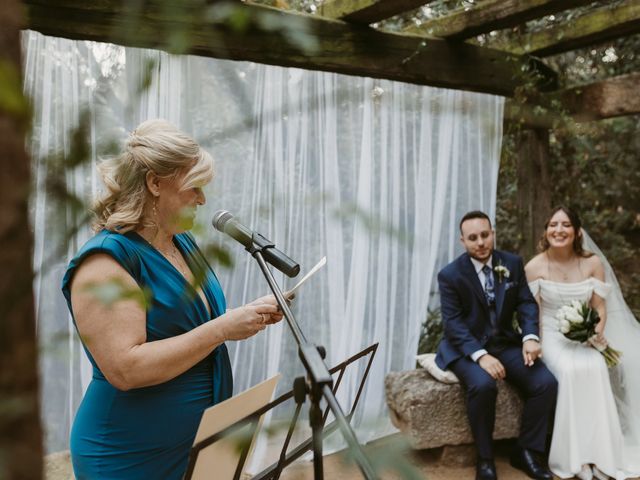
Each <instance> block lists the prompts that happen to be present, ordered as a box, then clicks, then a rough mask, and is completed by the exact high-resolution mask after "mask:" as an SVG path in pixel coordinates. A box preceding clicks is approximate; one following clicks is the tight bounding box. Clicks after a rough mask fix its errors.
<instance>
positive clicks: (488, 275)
mask: <svg viewBox="0 0 640 480" xmlns="http://www.w3.org/2000/svg"><path fill="white" fill-rule="evenodd" d="M482 273H484V296H485V297H487V303H488V304H489V307H494V306H495V304H496V292H495V291H494V290H493V272H492V271H491V267H490V266H489V265H485V266H484V267H482Z"/></svg>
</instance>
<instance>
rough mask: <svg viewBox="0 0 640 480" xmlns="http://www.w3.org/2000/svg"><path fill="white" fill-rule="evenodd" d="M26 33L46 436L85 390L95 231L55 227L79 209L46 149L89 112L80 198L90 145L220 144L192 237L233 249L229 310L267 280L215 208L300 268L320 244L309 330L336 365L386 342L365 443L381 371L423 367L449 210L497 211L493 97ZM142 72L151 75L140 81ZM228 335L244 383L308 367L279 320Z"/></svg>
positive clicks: (92, 182)
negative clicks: (152, 136) (65, 197)
mask: <svg viewBox="0 0 640 480" xmlns="http://www.w3.org/2000/svg"><path fill="white" fill-rule="evenodd" d="M23 42H24V48H25V57H26V63H25V89H26V92H27V94H28V95H29V96H30V97H31V98H32V100H33V103H34V109H35V113H36V117H35V122H34V126H33V132H32V138H31V141H30V148H31V152H32V154H33V157H34V165H35V167H34V177H35V181H34V183H35V185H34V187H35V188H34V194H33V198H32V203H31V205H32V218H33V223H34V232H35V237H36V248H35V252H34V264H35V267H36V269H37V270H38V271H39V272H40V274H39V275H38V277H37V279H36V281H35V290H36V294H37V311H38V332H39V335H40V338H41V343H42V345H43V348H44V350H43V351H44V353H45V354H44V355H43V357H42V360H41V365H42V377H43V395H42V398H43V415H44V418H45V423H46V425H47V431H48V437H47V449H48V450H49V451H55V450H61V449H66V448H68V446H67V437H68V433H69V427H70V424H71V422H72V419H73V413H74V411H75V408H76V407H77V405H78V402H79V400H80V397H81V387H82V384H81V380H80V377H81V375H80V369H81V367H80V357H81V355H80V348H79V343H78V340H77V338H76V336H75V335H74V332H73V326H72V324H71V322H70V319H69V315H68V314H67V312H66V305H65V303H64V299H63V297H62V295H61V293H60V291H59V286H60V280H61V276H62V273H63V271H64V269H65V266H66V263H67V261H68V259H69V258H70V255H71V254H72V253H73V252H74V251H75V250H76V249H77V248H78V247H79V245H81V244H82V243H83V242H84V241H85V240H86V239H87V238H88V237H89V236H90V232H89V230H88V227H86V226H84V227H83V228H81V229H80V231H79V232H78V233H77V234H73V235H72V240H71V241H70V242H66V241H65V238H66V235H68V234H70V233H73V232H70V229H71V228H72V227H71V226H72V224H73V221H74V220H77V219H78V218H79V215H80V213H79V212H77V211H73V210H71V209H69V208H66V209H65V208H63V207H57V208H56V204H55V203H54V201H53V199H52V197H51V193H50V191H49V190H46V189H45V188H44V187H45V183H46V182H47V178H48V169H49V168H51V167H50V166H49V163H48V162H46V161H45V159H46V157H47V156H48V155H51V154H53V153H55V152H59V151H66V152H68V151H69V148H70V145H71V141H72V139H71V138H70V136H69V135H70V129H72V128H74V127H75V126H77V125H78V123H79V122H80V116H81V112H83V111H87V112H88V116H87V117H85V118H86V119H85V120H83V121H85V122H88V124H87V125H86V126H87V128H88V130H89V133H90V135H91V152H90V157H91V161H90V162H88V163H86V164H82V165H79V166H76V167H74V168H73V169H67V170H66V171H65V172H64V176H63V178H64V180H65V181H66V184H67V185H68V186H69V187H70V188H71V189H72V190H73V191H74V192H76V193H77V194H79V195H80V196H82V197H83V198H88V197H89V196H90V195H92V194H93V193H94V192H95V191H96V189H98V188H99V187H100V182H99V180H98V179H97V177H96V170H95V164H96V162H97V160H98V158H99V157H100V156H101V155H102V154H104V153H105V152H108V151H109V148H110V146H112V144H113V142H114V141H122V140H123V139H124V136H125V135H126V134H127V132H128V131H130V130H132V129H133V128H134V127H135V126H136V125H137V124H138V123H139V122H141V121H143V120H145V119H148V118H154V117H162V118H166V119H168V120H169V121H171V122H173V123H174V124H176V125H177V126H178V127H180V128H181V129H183V130H185V131H186V132H187V133H189V134H191V135H192V136H193V137H194V138H196V139H197V140H198V141H199V142H200V143H201V144H202V145H203V146H204V147H205V148H206V149H208V150H209V151H210V152H211V153H212V155H213V156H214V158H215V159H216V170H217V175H216V178H215V179H214V181H213V182H212V184H211V185H210V186H208V187H207V189H206V194H207V199H208V202H207V204H206V206H204V207H203V208H202V209H201V211H200V212H199V216H198V218H199V220H200V221H201V225H202V227H201V228H199V229H197V230H196V231H195V234H196V236H197V238H198V239H199V241H200V243H201V245H204V246H206V245H207V244H212V243H215V244H217V245H223V246H225V247H226V248H227V249H229V250H230V251H231V252H232V254H233V257H234V260H235V266H234V268H233V269H232V270H226V269H222V268H220V267H216V265H215V262H213V263H214V265H213V267H214V269H216V271H217V273H218V275H219V277H220V280H221V283H222V285H223V288H224V290H225V293H226V295H227V300H228V304H229V306H230V307H234V306H238V305H240V304H242V303H243V302H246V301H249V300H252V299H253V298H255V297H257V296H259V295H262V294H265V293H267V291H268V287H267V285H266V282H265V281H264V279H263V278H262V276H261V273H260V271H259V269H258V268H257V266H256V265H254V260H253V259H252V258H251V257H250V256H249V255H248V254H247V253H246V252H245V251H244V250H243V249H242V247H240V246H239V245H237V244H233V243H232V241H230V240H227V239H226V238H223V236H222V235H221V234H219V233H217V232H214V231H213V230H212V229H211V227H210V221H211V217H212V214H213V213H214V212H215V211H217V210H218V209H226V210H229V211H231V212H232V213H233V214H234V215H236V216H237V217H238V218H239V219H240V220H241V221H243V222H244V223H246V224H247V225H250V226H252V227H253V228H255V229H256V230H258V231H260V232H261V233H262V234H263V235H265V236H267V237H268V238H270V239H271V240H273V241H275V243H276V244H277V245H278V246H279V247H280V248H281V249H282V250H284V251H286V252H287V253H288V254H289V255H290V256H291V257H293V258H295V259H296V260H298V261H299V262H300V264H301V266H302V271H303V272H305V271H306V270H308V269H309V268H311V267H312V266H313V265H314V264H315V263H316V262H317V261H318V260H319V259H320V258H321V257H322V256H323V255H327V260H328V263H327V266H326V267H325V269H323V271H321V273H320V274H318V275H317V276H316V277H314V278H313V280H311V281H310V282H309V284H308V285H305V287H303V289H302V290H301V291H300V293H299V295H298V298H297V299H296V301H295V303H294V313H295V314H296V317H297V319H298V321H299V323H300V325H301V328H302V330H303V331H304V332H305V334H306V336H307V338H309V339H310V340H311V341H313V342H314V343H316V344H319V345H324V346H325V347H326V349H327V352H328V355H327V357H328V358H327V360H328V364H329V365H333V364H335V363H337V362H339V361H341V360H343V359H344V358H346V357H348V356H350V355H352V354H354V353H356V352H358V351H359V350H361V349H362V348H364V347H366V346H368V345H369V344H371V343H374V342H380V347H379V350H378V354H377V357H376V360H375V362H374V365H373V368H372V371H371V373H370V377H369V380H368V382H367V385H366V388H365V391H364V393H363V395H364V397H363V399H362V400H361V403H360V405H359V408H358V411H357V415H356V417H355V423H356V425H357V426H358V435H359V438H360V440H361V441H366V440H369V439H371V438H374V437H377V436H380V435H383V434H385V433H387V432H389V431H392V428H391V426H390V423H389V421H388V420H387V419H388V413H387V412H386V407H385V401H384V376H385V374H386V373H388V372H390V371H397V370H406V369H411V368H413V367H414V365H415V360H414V355H415V353H416V350H417V345H418V337H419V333H420V326H421V323H422V322H423V321H424V320H425V319H426V316H427V308H432V309H433V308H437V305H438V299H437V295H436V294H435V291H436V289H437V285H436V284H435V283H434V279H435V274H436V272H437V271H438V269H439V268H441V267H442V266H443V265H444V264H446V263H448V262H449V261H451V260H452V259H453V258H454V257H455V256H456V255H458V254H459V253H460V252H461V247H460V245H459V242H458V236H459V234H458V226H457V224H458V221H459V218H460V217H461V215H462V214H463V213H464V212H466V211H468V210H471V209H483V210H485V211H486V212H487V213H488V214H489V215H490V216H491V217H492V218H493V217H494V215H495V200H496V199H495V195H496V183H497V175H498V162H499V153H500V146H501V137H502V109H503V99H502V98H500V97H494V96H490V95H482V94H474V93H467V92H459V91H452V90H443V89H437V88H428V87H421V86H415V85H409V84H402V83H397V82H391V81H386V80H374V79H370V78H360V77H349V76H344V75H337V74H333V73H323V72H311V71H303V70H298V69H287V68H280V67H271V66H264V65H257V64H253V63H247V62H232V61H224V60H213V59H205V58H199V57H192V56H182V57H172V56H169V55H167V54H164V53H160V52H156V51H149V50H140V49H129V48H127V49H124V48H121V47H116V46H112V45H104V44H96V43H92V42H74V41H69V40H63V39H55V38H49V37H44V36H42V35H39V34H36V33H32V32H27V33H25V34H24V37H23ZM147 73H150V74H151V75H152V79H153V81H152V82H151V85H150V87H149V88H148V89H146V90H142V91H141V88H140V85H141V83H142V80H143V79H144V78H145V75H146V74H147ZM54 210H55V211H54ZM54 213H57V215H54ZM56 247H58V248H60V250H56ZM56 252H58V253H56ZM52 255H53V258H51V256H52ZM276 278H277V279H278V281H280V282H281V285H284V286H287V287H290V286H292V285H293V283H294V282H293V281H292V280H290V279H284V278H283V276H282V275H276ZM229 347H230V354H231V360H232V364H233V371H234V377H235V391H236V392H239V391H242V390H244V389H246V388H248V387H249V386H252V385H254V384H256V383H258V382H260V381H262V380H264V379H265V378H267V377H270V376H272V375H274V374H275V373H277V372H282V374H283V379H282V380H281V382H280V386H279V391H280V392H282V391H285V390H288V389H290V387H291V382H292V380H293V378H294V377H295V376H298V375H301V374H302V373H303V368H302V365H301V364H300V362H299V360H298V356H297V351H296V348H295V345H294V342H293V338H292V336H291V334H290V332H289V331H288V328H287V326H286V325H285V324H284V323H283V324H280V325H277V326H275V327H273V328H270V329H268V330H267V331H265V332H263V333H261V334H259V335H257V336H256V337H254V338H252V339H250V340H248V341H244V342H230V345H229ZM354 373H355V374H352V375H349V376H347V377H346V378H345V379H344V380H343V384H342V385H341V392H340V395H339V396H338V399H339V400H340V402H341V403H342V404H343V405H349V404H350V403H351V402H352V401H353V398H354V396H355V393H356V391H355V389H356V386H357V380H358V377H359V375H361V374H362V369H360V370H359V371H356V372H354ZM89 375H90V374H89ZM85 381H86V377H85ZM381 419H382V420H381Z"/></svg>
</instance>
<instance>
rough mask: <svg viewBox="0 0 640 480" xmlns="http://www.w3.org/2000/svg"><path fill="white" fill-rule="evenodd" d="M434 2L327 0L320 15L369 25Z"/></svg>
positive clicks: (421, 0)
mask: <svg viewBox="0 0 640 480" xmlns="http://www.w3.org/2000/svg"><path fill="white" fill-rule="evenodd" d="M432 1H433V0H327V1H326V2H325V3H323V4H322V5H321V6H320V15H322V16H323V17H326V18H334V19H340V20H344V21H347V22H351V23H360V24H364V25H369V24H371V23H375V22H379V21H380V20H384V19H386V18H391V17H393V16H394V15H398V14H400V13H404V12H408V11H410V10H413V9H414V8H418V7H421V6H423V5H426V4H427V3H430V2H432Z"/></svg>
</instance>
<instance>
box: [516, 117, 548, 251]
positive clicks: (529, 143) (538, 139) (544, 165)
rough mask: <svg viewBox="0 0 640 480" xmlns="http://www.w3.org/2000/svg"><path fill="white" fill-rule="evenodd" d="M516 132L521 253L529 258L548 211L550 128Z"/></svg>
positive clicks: (534, 249)
mask: <svg viewBox="0 0 640 480" xmlns="http://www.w3.org/2000/svg"><path fill="white" fill-rule="evenodd" d="M517 135H518V137H517V145H516V152H517V176H518V196H517V202H518V213H519V214H518V231H519V232H520V235H522V241H521V242H520V255H522V256H523V257H524V259H525V260H529V259H530V258H531V257H533V256H534V255H535V253H536V246H537V244H538V240H539V239H540V236H541V235H542V229H543V228H544V221H545V220H546V218H547V215H549V211H550V210H551V181H550V177H549V130H547V129H523V130H522V131H520V132H519V133H518V134H517Z"/></svg>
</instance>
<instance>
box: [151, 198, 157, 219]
mask: <svg viewBox="0 0 640 480" xmlns="http://www.w3.org/2000/svg"><path fill="white" fill-rule="evenodd" d="M151 213H152V215H153V223H155V224H156V226H157V225H158V197H153V207H152V209H151Z"/></svg>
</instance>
